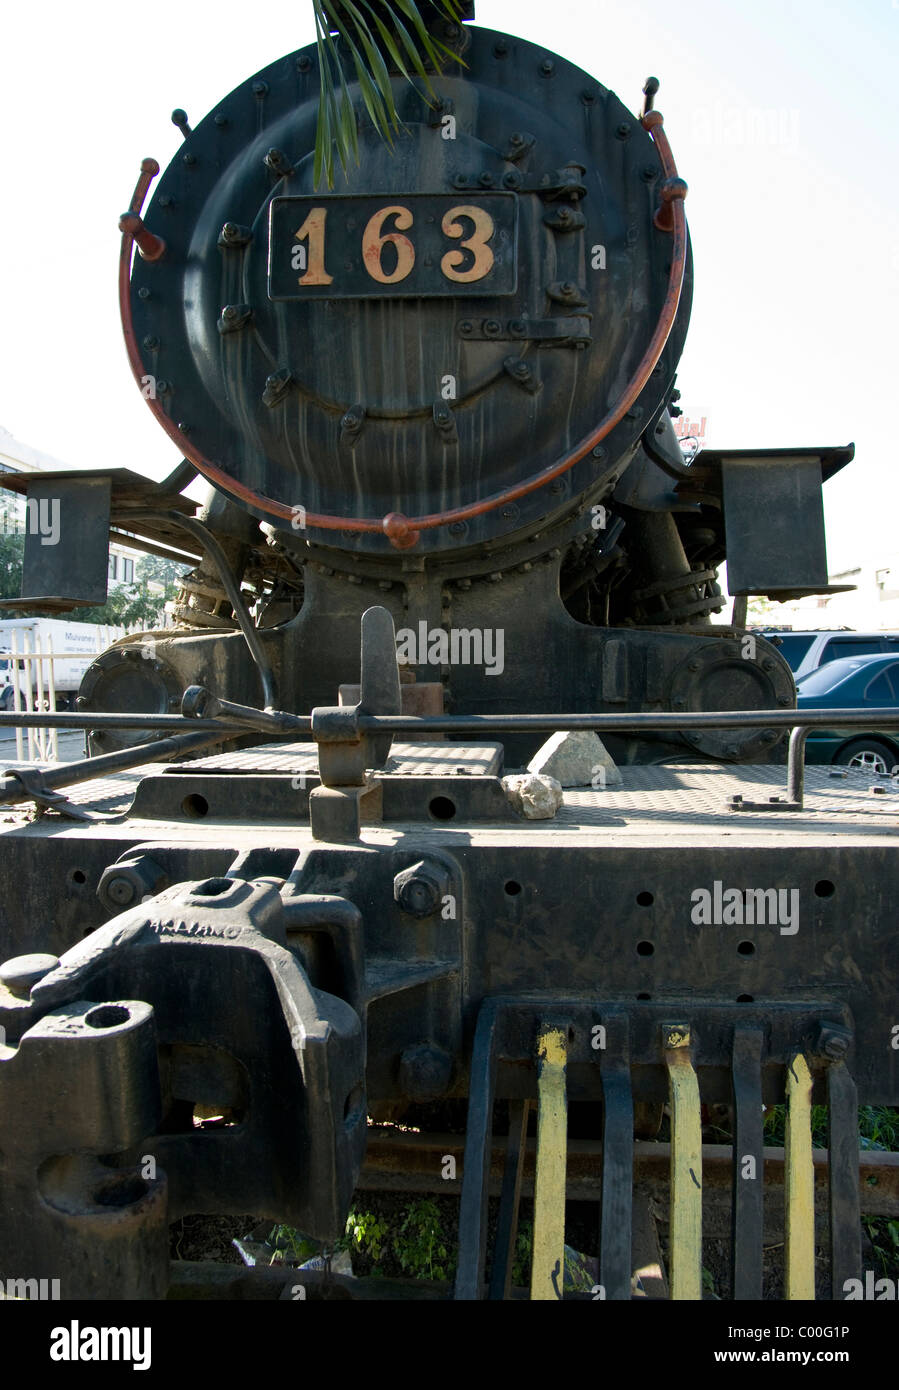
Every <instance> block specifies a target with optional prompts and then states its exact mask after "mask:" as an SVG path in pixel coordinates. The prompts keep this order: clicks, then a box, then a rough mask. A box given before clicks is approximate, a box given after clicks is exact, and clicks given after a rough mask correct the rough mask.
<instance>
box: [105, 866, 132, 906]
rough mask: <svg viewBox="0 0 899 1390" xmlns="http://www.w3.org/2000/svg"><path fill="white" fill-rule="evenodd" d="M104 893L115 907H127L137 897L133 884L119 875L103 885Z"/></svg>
mask: <svg viewBox="0 0 899 1390" xmlns="http://www.w3.org/2000/svg"><path fill="white" fill-rule="evenodd" d="M104 891H105V893H106V896H107V897H108V898H109V899H110V901H111V902H114V903H115V905H116V907H128V905H129V904H130V903H132V902H134V899H135V898H136V897H137V889H136V888H135V886H134V884H133V883H132V882H131V880H130V879H127V878H125V877H123V876H122V875H121V874H120V875H119V876H118V877H117V878H111V879H110V880H109V882H108V883H107V884H106V885H105V889H104Z"/></svg>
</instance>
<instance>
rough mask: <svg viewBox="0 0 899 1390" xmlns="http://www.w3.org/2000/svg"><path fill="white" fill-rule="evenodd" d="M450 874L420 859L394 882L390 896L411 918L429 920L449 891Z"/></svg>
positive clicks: (398, 875) (428, 860) (438, 866)
mask: <svg viewBox="0 0 899 1390" xmlns="http://www.w3.org/2000/svg"><path fill="white" fill-rule="evenodd" d="M449 882H450V880H449V873H448V871H447V870H446V869H445V868H444V866H443V865H442V864H440V863H438V862H437V861H436V860H433V859H420V860H419V861H418V863H417V864H411V865H410V866H409V868H408V869H403V870H402V872H401V873H398V874H397V875H396V878H395V879H394V880H393V896H394V899H395V900H396V902H397V903H399V905H400V907H401V908H402V910H403V912H407V913H408V914H409V916H410V917H418V918H424V917H430V916H431V915H432V914H433V913H435V912H436V911H437V910H438V909H439V907H440V905H441V902H442V900H443V898H444V896H445V895H446V894H447V893H448V892H449Z"/></svg>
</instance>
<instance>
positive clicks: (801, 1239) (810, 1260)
mask: <svg viewBox="0 0 899 1390" xmlns="http://www.w3.org/2000/svg"><path fill="white" fill-rule="evenodd" d="M785 1146H786V1154H785V1158H786V1162H785V1168H786V1184H785V1188H786V1190H785V1202H786V1275H785V1278H786V1295H787V1298H788V1299H809V1300H812V1299H814V1297H815V1172H814V1168H813V1166H812V1075H811V1072H810V1071H809V1069H808V1063H807V1062H806V1060H805V1058H804V1057H803V1055H802V1053H801V1052H799V1053H797V1054H796V1056H795V1057H794V1058H793V1060H792V1062H791V1063H790V1065H789V1066H788V1067H787V1124H786V1141H785Z"/></svg>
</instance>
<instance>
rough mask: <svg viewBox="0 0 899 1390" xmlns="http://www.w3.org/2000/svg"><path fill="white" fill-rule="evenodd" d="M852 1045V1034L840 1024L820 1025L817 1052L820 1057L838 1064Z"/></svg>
mask: <svg viewBox="0 0 899 1390" xmlns="http://www.w3.org/2000/svg"><path fill="white" fill-rule="evenodd" d="M851 1043H852V1034H851V1033H850V1032H849V1029H848V1028H845V1027H843V1025H842V1024H839V1023H819V1025H818V1036H817V1038H816V1040H815V1051H816V1052H817V1053H818V1054H819V1056H824V1057H829V1058H830V1059H831V1061H833V1062H837V1061H839V1060H840V1058H842V1057H845V1056H846V1053H847V1052H848V1051H849V1047H850V1045H851Z"/></svg>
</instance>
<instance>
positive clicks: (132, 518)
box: [116, 511, 275, 709]
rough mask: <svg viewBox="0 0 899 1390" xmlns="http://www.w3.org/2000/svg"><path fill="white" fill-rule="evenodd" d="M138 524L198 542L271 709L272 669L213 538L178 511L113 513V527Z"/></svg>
mask: <svg viewBox="0 0 899 1390" xmlns="http://www.w3.org/2000/svg"><path fill="white" fill-rule="evenodd" d="M142 521H144V522H149V521H167V522H169V523H170V524H171V525H172V526H180V527H181V528H182V530H184V531H186V532H187V533H188V535H190V536H193V537H194V539H195V540H197V541H199V543H200V545H201V546H202V547H203V549H204V550H205V551H206V553H207V555H208V556H209V558H210V560H211V561H212V563H213V564H214V565H215V567H216V570H217V571H218V576H219V579H220V580H221V581H222V588H223V589H224V591H225V593H226V595H227V597H228V602H229V603H230V605H231V607H232V609H233V610H234V618H235V621H236V622H237V625H238V627H239V628H240V630H241V632H242V633H243V635H244V640H245V641H246V644H247V646H248V648H249V651H250V656H251V657H252V659H253V665H254V666H255V667H256V670H257V671H258V672H259V679H260V681H261V682H262V700H263V704H264V705H265V708H266V709H274V706H275V682H274V676H273V675H272V668H271V666H270V665H269V660H268V657H267V656H266V654H265V650H264V648H263V646H262V643H261V642H260V640H259V634H258V633H257V631H256V628H255V627H254V626H253V622H252V619H251V618H250V615H249V613H248V612H247V610H246V606H245V604H244V601H243V598H242V596H241V592H240V585H239V584H238V582H237V580H236V579H235V578H234V575H233V574H232V572H231V566H230V565H229V564H228V559H227V556H226V555H225V552H224V551H223V550H222V547H221V546H220V545H219V543H218V541H217V540H216V538H215V536H213V534H212V532H211V531H208V530H207V528H206V527H205V526H204V525H203V523H202V522H201V521H197V520H196V518H195V517H192V516H182V514H181V512H176V511H136V512H117V513H116V525H118V526H127V525H128V523H129V522H134V523H136V524H140V522H142Z"/></svg>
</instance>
